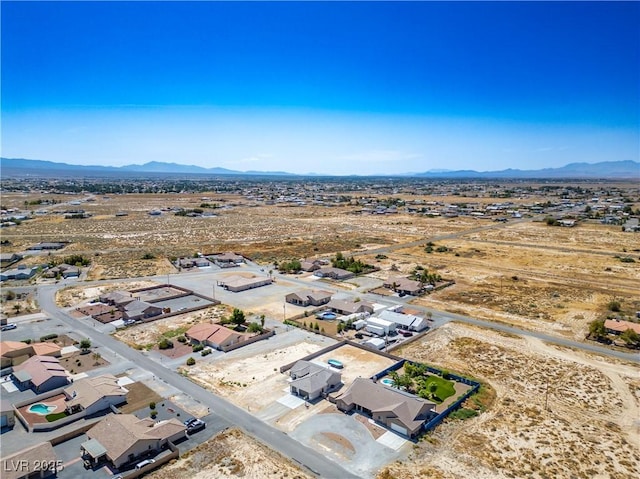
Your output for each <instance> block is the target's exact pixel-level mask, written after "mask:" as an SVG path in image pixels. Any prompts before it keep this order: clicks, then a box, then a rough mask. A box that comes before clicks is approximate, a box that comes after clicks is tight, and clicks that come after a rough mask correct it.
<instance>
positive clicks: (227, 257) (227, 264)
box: [213, 252, 244, 268]
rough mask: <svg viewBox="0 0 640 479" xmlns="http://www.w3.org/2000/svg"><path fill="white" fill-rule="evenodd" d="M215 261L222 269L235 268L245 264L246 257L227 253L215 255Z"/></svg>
mask: <svg viewBox="0 0 640 479" xmlns="http://www.w3.org/2000/svg"><path fill="white" fill-rule="evenodd" d="M213 261H214V262H215V264H216V265H218V266H219V267H221V268H233V267H234V266H238V265H240V264H242V263H244V256H241V255H239V254H235V253H231V252H227V253H220V254H215V255H213Z"/></svg>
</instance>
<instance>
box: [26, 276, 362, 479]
mask: <svg viewBox="0 0 640 479" xmlns="http://www.w3.org/2000/svg"><path fill="white" fill-rule="evenodd" d="M57 289H58V287H57V286H44V287H40V288H39V291H38V300H39V303H40V308H41V310H42V311H43V312H44V313H45V314H47V315H48V316H50V317H52V318H55V319H58V320H60V321H63V322H64V323H66V324H67V325H68V326H69V327H71V328H72V329H74V330H75V331H76V332H78V333H80V334H82V335H85V336H86V337H89V338H91V341H92V343H93V344H94V345H95V346H102V347H106V348H109V349H111V350H112V351H114V352H115V353H116V354H118V355H119V356H121V357H122V358H123V360H128V361H133V362H135V363H136V364H137V365H138V366H139V367H141V368H143V369H146V370H147V371H149V372H151V373H152V374H153V375H155V376H156V377H157V378H158V380H161V381H165V382H166V383H167V384H169V385H171V386H173V387H175V388H177V389H179V390H181V391H183V392H184V393H185V394H187V395H189V396H191V397H192V398H194V399H195V400H197V401H200V402H201V403H202V404H204V405H205V406H207V407H208V408H209V409H210V410H211V411H212V414H215V415H217V416H219V418H220V420H225V421H227V422H228V423H229V424H230V425H234V426H237V427H239V428H241V429H243V430H244V431H246V432H247V433H248V434H250V435H251V436H253V437H255V438H256V439H258V440H260V441H261V442H263V443H265V444H267V445H268V446H269V447H270V448H271V449H273V450H275V451H278V452H279V453H281V454H282V455H283V456H285V457H287V458H290V459H292V460H293V461H295V462H297V463H299V464H300V465H302V466H303V467H305V468H307V469H308V470H309V471H311V472H312V473H314V474H315V475H317V476H320V477H326V478H332V479H333V478H335V479H342V478H357V477H358V476H355V475H353V474H351V473H349V472H348V471H346V470H345V469H344V468H342V467H341V466H340V465H338V464H337V463H335V462H332V461H331V460H328V459H327V458H326V457H325V456H323V455H322V454H320V453H318V452H316V451H314V450H313V449H310V448H308V447H306V446H304V445H302V444H300V443H299V442H298V441H296V440H294V439H292V438H290V437H289V436H288V435H287V434H286V433H284V432H282V431H279V430H278V429H275V428H273V427H271V426H269V425H268V424H266V423H264V422H262V421H259V420H257V419H256V418H255V417H254V416H253V415H251V414H249V413H248V412H247V411H245V410H243V409H241V408H239V407H236V406H235V405H233V404H232V403H230V402H228V401H226V400H224V399H222V398H220V397H218V396H216V395H214V394H213V393H211V392H209V391H206V390H205V389H202V388H201V387H200V386H198V385H196V384H194V383H192V382H191V381H189V380H188V379H187V378H185V377H184V376H181V375H180V374H178V373H176V372H173V371H171V370H169V369H166V368H165V367H164V366H162V365H161V364H158V363H156V362H155V361H153V360H151V359H150V358H148V357H146V356H144V355H143V354H141V353H140V352H138V351H136V350H133V349H131V348H129V347H128V346H126V345H125V344H123V343H121V342H120V341H118V340H116V339H113V338H112V337H111V336H109V335H105V334H102V333H100V332H98V331H96V330H95V329H94V328H92V327H91V326H90V325H88V324H85V323H83V322H81V321H79V320H76V319H73V318H71V317H70V316H69V315H67V314H66V313H65V312H64V311H61V310H60V309H58V308H57V307H56V305H55V301H54V297H55V292H56V290H57Z"/></svg>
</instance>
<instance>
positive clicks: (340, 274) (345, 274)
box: [313, 266, 356, 281]
mask: <svg viewBox="0 0 640 479" xmlns="http://www.w3.org/2000/svg"><path fill="white" fill-rule="evenodd" d="M313 274H314V276H318V277H319V278H330V279H335V280H336V281H342V280H345V279H349V278H354V277H355V276H356V275H355V274H353V273H352V272H351V271H347V270H346V269H340V268H334V267H332V266H326V267H324V268H320V269H317V270H315V271H314V272H313Z"/></svg>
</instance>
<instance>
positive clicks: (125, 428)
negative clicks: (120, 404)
mask: <svg viewBox="0 0 640 479" xmlns="http://www.w3.org/2000/svg"><path fill="white" fill-rule="evenodd" d="M186 429H187V428H186V427H185V425H184V424H182V423H181V422H180V421H178V420H177V419H174V418H171V419H168V420H165V421H160V422H157V423H156V422H155V421H153V419H151V418H145V419H138V418H137V417H136V416H134V415H133V414H109V415H107V416H106V417H105V418H104V419H103V420H102V421H100V422H99V423H98V424H96V425H95V426H93V427H92V428H91V429H89V430H88V431H87V436H88V437H89V439H96V440H97V441H98V442H99V443H100V444H102V446H103V447H104V448H105V449H106V450H107V455H108V456H109V458H110V459H111V460H112V461H116V460H117V458H119V457H120V456H121V455H122V454H125V453H126V452H127V451H128V450H129V449H131V447H133V446H134V445H135V444H136V442H138V441H144V440H157V439H161V440H166V439H168V438H170V437H171V436H173V435H175V434H177V433H179V432H180V431H186Z"/></svg>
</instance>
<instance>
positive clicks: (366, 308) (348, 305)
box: [327, 299, 373, 316]
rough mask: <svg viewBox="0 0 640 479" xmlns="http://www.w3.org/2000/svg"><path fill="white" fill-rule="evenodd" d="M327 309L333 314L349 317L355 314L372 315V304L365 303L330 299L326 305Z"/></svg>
mask: <svg viewBox="0 0 640 479" xmlns="http://www.w3.org/2000/svg"><path fill="white" fill-rule="evenodd" d="M327 308H329V309H330V310H332V311H333V312H334V313H338V314H343V315H345V316H346V315H349V314H356V313H369V314H372V313H373V304H371V303H368V302H367V301H347V300H344V299H332V300H331V301H329V302H328V303H327Z"/></svg>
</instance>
